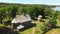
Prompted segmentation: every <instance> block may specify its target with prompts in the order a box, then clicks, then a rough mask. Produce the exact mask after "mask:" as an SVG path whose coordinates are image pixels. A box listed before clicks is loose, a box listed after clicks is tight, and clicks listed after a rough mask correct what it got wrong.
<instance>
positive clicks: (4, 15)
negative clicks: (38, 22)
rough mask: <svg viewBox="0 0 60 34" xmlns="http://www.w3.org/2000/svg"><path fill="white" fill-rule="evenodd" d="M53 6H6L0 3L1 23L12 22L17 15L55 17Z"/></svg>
mask: <svg viewBox="0 0 60 34" xmlns="http://www.w3.org/2000/svg"><path fill="white" fill-rule="evenodd" d="M52 8H53V7H52V6H47V5H45V6H44V5H28V4H27V5H24V4H4V3H0V22H3V21H7V20H12V19H13V18H14V17H15V16H16V15H17V14H22V13H25V14H29V15H30V16H31V18H35V17H37V16H38V15H42V16H43V18H45V16H50V17H52V16H53V13H54V10H53V9H52Z"/></svg>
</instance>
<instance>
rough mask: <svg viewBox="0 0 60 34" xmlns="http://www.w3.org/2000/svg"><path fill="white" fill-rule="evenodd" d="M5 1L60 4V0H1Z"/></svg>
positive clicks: (1, 0) (0, 0)
mask: <svg viewBox="0 0 60 34" xmlns="http://www.w3.org/2000/svg"><path fill="white" fill-rule="evenodd" d="M0 2H5V3H21V4H46V5H60V0H0Z"/></svg>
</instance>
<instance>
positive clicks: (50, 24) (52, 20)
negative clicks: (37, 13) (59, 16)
mask: <svg viewBox="0 0 60 34" xmlns="http://www.w3.org/2000/svg"><path fill="white" fill-rule="evenodd" d="M56 24H57V21H56V19H54V18H52V19H49V21H48V23H47V24H46V26H49V27H54V26H56Z"/></svg>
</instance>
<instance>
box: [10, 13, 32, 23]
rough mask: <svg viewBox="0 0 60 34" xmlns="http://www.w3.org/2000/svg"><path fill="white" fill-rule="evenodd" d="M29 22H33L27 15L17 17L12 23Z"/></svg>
mask: <svg viewBox="0 0 60 34" xmlns="http://www.w3.org/2000/svg"><path fill="white" fill-rule="evenodd" d="M27 21H31V18H30V16H29V15H28V14H26V15H23V14H21V15H18V16H16V17H15V18H14V19H13V20H12V21H11V23H23V22H27Z"/></svg>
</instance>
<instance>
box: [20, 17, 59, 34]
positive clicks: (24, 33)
mask: <svg viewBox="0 0 60 34" xmlns="http://www.w3.org/2000/svg"><path fill="white" fill-rule="evenodd" d="M59 18H60V16H59V17H58V19H57V25H58V26H60V19H59ZM44 20H45V22H47V21H48V19H44ZM33 22H34V23H35V24H36V27H35V28H34V34H42V32H43V31H41V30H40V26H41V25H43V23H44V22H38V21H33ZM20 33H21V34H33V28H30V29H27V30H25V31H22V32H20ZM46 34H60V28H57V29H52V30H50V31H48V32H47V33H46Z"/></svg>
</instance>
